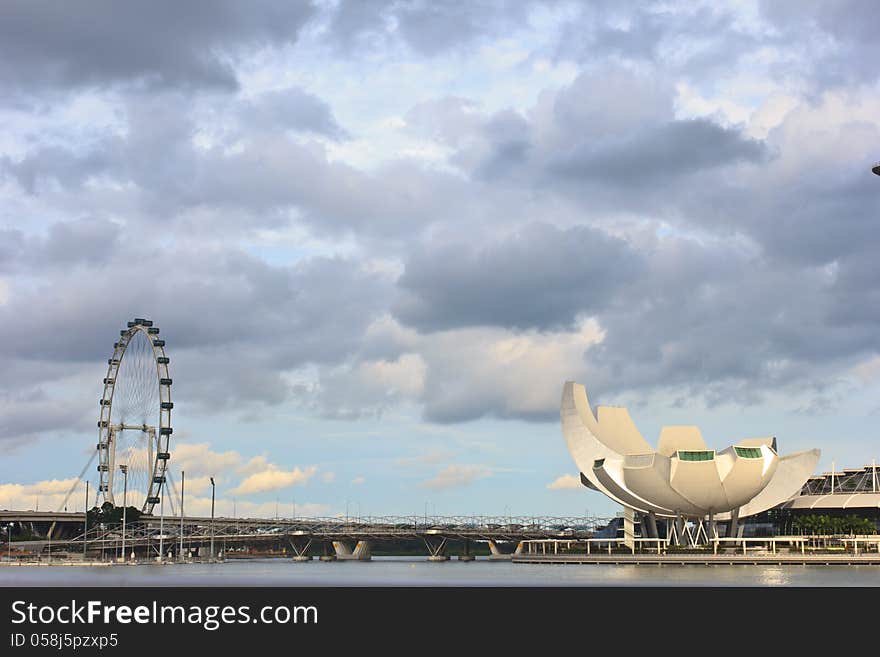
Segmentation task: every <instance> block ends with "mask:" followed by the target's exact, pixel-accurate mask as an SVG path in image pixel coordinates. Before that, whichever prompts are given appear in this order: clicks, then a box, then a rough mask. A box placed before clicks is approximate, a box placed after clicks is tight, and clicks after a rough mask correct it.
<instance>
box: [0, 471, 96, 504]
mask: <svg viewBox="0 0 880 657" xmlns="http://www.w3.org/2000/svg"><path fill="white" fill-rule="evenodd" d="M77 482H78V480H77V478H76V477H72V478H70V479H46V480H43V481H38V482H36V483H33V484H2V483H0V508H3V509H16V510H33V511H36V510H38V507H39V510H41V511H57V510H58V508H59V507H60V506H61V504H62V503H63V502H64V498H65V497H66V495H67V493H68V491H69V490H70V489H71V488H72V487H73V486H74V485H76V484H77ZM82 487H83V489H85V484H82ZM82 499H83V495H74V497H73V498H71V500H69V504H68V509H70V510H73V509H74V508H75V505H76V504H77V503H79V510H82Z"/></svg>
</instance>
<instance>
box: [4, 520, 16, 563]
mask: <svg viewBox="0 0 880 657" xmlns="http://www.w3.org/2000/svg"><path fill="white" fill-rule="evenodd" d="M14 526H15V523H14V522H10V523H9V524H8V525H6V535H7V540H8V541H9V547H8V548H7V550H8V554H7V556H6V558H7V559H8V561H9V563H12V528H13V527H14Z"/></svg>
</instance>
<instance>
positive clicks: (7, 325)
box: [0, 0, 880, 516]
mask: <svg viewBox="0 0 880 657" xmlns="http://www.w3.org/2000/svg"><path fill="white" fill-rule="evenodd" d="M878 21H880V5H877V3H873V2H867V1H866V0H865V1H858V0H852V1H847V2H836V3H818V2H784V1H778V0H775V1H767V2H763V1H760V0H756V1H755V2H748V3H740V2H720V3H718V2H699V3H684V2H672V3H669V2H662V3H661V2H656V3H655V2H640V3H634V4H627V5H619V4H616V3H605V2H597V3H579V2H557V1H554V0H547V1H544V2H503V1H501V0H499V1H498V2H488V3H478V4H471V3H461V2H431V3H421V2H416V1H412V2H409V1H406V2H396V1H395V2H392V1H391V0H375V1H370V2H364V1H361V2H352V1H348V0H341V1H340V2H324V1H320V2H315V3H313V4H309V3H286V2H277V1H275V0H260V2H257V3H247V4H242V3H237V2H231V1H226V0H223V1H221V2H217V3H213V4H212V6H211V9H210V11H208V10H207V9H205V8H202V7H199V6H190V5H182V6H181V5H180V4H179V3H170V2H154V3H150V5H149V7H146V6H138V5H132V4H123V3H111V4H109V5H107V6H104V5H99V4H97V3H90V2H84V3H76V4H72V3H65V4H58V3H49V2H44V1H42V0H37V1H34V2H28V3H13V4H5V5H2V6H0V89H2V90H3V93H2V94H0V121H2V122H3V125H4V127H5V129H4V130H3V132H2V134H0V208H2V210H0V371H2V372H3V374H4V376H3V377H2V380H0V453H2V455H3V458H2V460H0V508H4V507H7V506H8V507H16V508H31V507H32V506H33V505H34V504H36V503H37V500H39V506H40V508H41V509H53V505H54V504H57V503H59V502H60V501H61V500H62V499H63V496H64V493H65V492H66V491H67V490H68V489H69V488H70V486H71V485H72V484H73V483H74V481H73V480H74V479H75V478H76V475H77V473H78V472H79V471H80V469H81V468H82V466H83V465H84V464H85V463H86V461H87V459H88V458H89V456H90V451H91V450H94V447H95V443H96V438H97V431H96V421H97V420H98V405H97V401H98V399H99V397H100V396H101V391H102V383H101V381H102V378H103V377H104V376H105V372H106V367H107V365H106V361H107V359H108V358H110V356H111V353H112V345H113V342H114V340H116V339H117V338H118V336H119V330H120V329H122V328H125V326H126V322H127V321H130V320H131V319H132V318H134V317H148V318H150V319H152V320H154V321H155V322H156V323H157V325H159V326H161V328H162V335H163V337H164V338H165V339H166V340H167V353H168V356H169V357H170V372H171V376H172V377H173V379H174V402H175V408H174V415H173V427H174V434H173V438H172V441H171V453H172V457H171V461H170V464H171V466H170V467H171V468H172V472H173V475H174V476H175V477H176V478H177V479H178V480H179V472H180V470H181V469H184V470H186V473H187V474H186V476H187V498H188V503H187V508H188V510H190V509H191V510H192V512H194V513H204V512H206V511H208V510H209V509H210V497H211V488H210V482H209V478H210V477H212V476H213V477H214V478H215V480H216V482H217V490H216V493H217V510H218V513H222V514H230V513H231V512H232V510H233V505H234V506H235V511H236V513H237V514H238V515H243V514H252V515H265V516H272V515H273V514H274V513H275V507H276V504H277V505H278V508H279V509H281V510H285V511H284V512H285V513H287V511H286V510H289V511H290V512H292V509H293V505H294V504H296V508H297V511H298V513H301V514H308V515H334V514H344V513H345V512H346V508H348V509H349V510H350V511H351V510H352V509H359V513H360V514H362V515H381V514H422V513H424V512H425V509H428V511H429V512H432V513H433V512H436V513H437V514H468V513H475V514H487V515H505V514H507V513H510V514H525V515H559V516H575V515H587V514H591V515H600V516H605V515H611V514H613V513H615V512H616V511H618V510H619V509H618V508H617V507H616V506H615V505H614V504H613V503H611V502H610V501H609V500H607V499H606V498H605V497H604V496H602V495H601V494H599V493H596V492H592V491H588V490H587V489H585V488H584V487H583V486H581V485H580V483H579V481H578V479H577V477H578V472H577V471H576V468H574V467H573V464H572V462H571V458H570V457H569V455H568V452H567V450H566V446H565V441H564V439H563V437H562V433H561V430H560V423H559V402H560V396H561V393H562V386H563V382H564V381H566V380H577V381H582V382H584V383H586V384H587V386H588V387H589V390H590V394H591V400H592V401H593V403H595V404H605V405H621V406H627V407H628V408H629V410H630V413H631V414H632V416H633V419H634V421H635V422H636V423H637V424H638V426H639V427H640V428H641V429H642V430H643V433H644V435H645V438H646V439H647V440H648V442H650V443H652V444H656V442H657V436H658V433H659V430H660V427H661V426H663V425H674V424H697V425H699V426H700V427H701V429H702V432H703V436H704V437H705V439H706V443H707V445H708V447H710V448H723V447H725V446H727V445H731V444H734V443H735V442H736V441H738V440H740V439H742V438H748V437H756V436H776V437H777V439H778V442H779V448H780V450H781V451H782V452H785V453H792V452H797V451H800V450H804V449H811V448H813V447H817V448H820V449H821V450H822V456H821V460H820V463H819V466H818V470H819V471H825V470H830V468H831V464H832V463H835V464H836V467H837V468H848V467H852V468H856V467H861V466H863V465H865V464H868V463H870V462H871V460H872V459H874V458H876V459H880V449H878V447H877V445H878V431H877V418H878V414H880V402H878V392H880V330H878V329H880V289H878V286H877V281H878V280H880V263H878V259H877V257H876V254H877V251H878V246H880V180H878V179H877V177H876V176H874V175H872V173H871V172H872V167H874V165H875V164H876V163H877V160H878V158H880V155H878V152H877V148H878V144H880V124H878V119H877V117H878V116H880V83H878V71H877V67H876V65H875V64H874V63H875V62H876V61H877V55H878V49H880V46H878V45H877V39H876V34H875V31H876V30H874V29H873V26H875V25H876V24H877V23H878ZM87 474H88V476H89V477H90V479H89V480H90V482H91V483H90V485H91V486H94V485H95V484H96V482H97V476H96V475H97V473H96V472H95V470H94V468H93V469H92V470H91V471H89V472H88V473H87ZM82 485H83V486H84V484H82ZM71 505H72V506H71ZM77 505H79V508H81V506H82V494H80V493H77V494H75V495H74V497H73V498H72V499H71V502H70V503H69V506H71V508H76V507H77Z"/></svg>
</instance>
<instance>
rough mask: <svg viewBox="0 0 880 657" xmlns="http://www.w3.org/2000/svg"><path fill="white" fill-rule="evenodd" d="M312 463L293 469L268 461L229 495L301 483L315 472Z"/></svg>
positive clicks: (261, 491) (277, 488) (256, 492)
mask: <svg viewBox="0 0 880 657" xmlns="http://www.w3.org/2000/svg"><path fill="white" fill-rule="evenodd" d="M317 470H318V468H317V467H316V466H314V465H312V466H309V467H307V468H305V469H304V470H301V469H300V468H299V467H295V468H294V469H293V470H283V469H281V468H279V467H278V466H276V465H274V464H272V463H269V464H268V466H267V467H266V469H265V470H261V471H259V472H255V473H254V474H252V475H249V476H247V477H245V479H244V480H243V481H242V482H241V483H240V484H239V485H238V486H236V487H235V488H233V489H232V490H230V491H229V494H230V495H255V494H258V493H266V492H268V491H273V490H280V489H282V488H289V487H290V486H297V485H303V484H305V483H306V482H308V480H309V479H311V478H312V476H313V475H314V474H315V472H317Z"/></svg>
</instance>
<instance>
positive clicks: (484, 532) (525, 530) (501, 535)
mask: <svg viewBox="0 0 880 657" xmlns="http://www.w3.org/2000/svg"><path fill="white" fill-rule="evenodd" d="M608 521H609V519H608V518H599V517H537V516H503V517H494V516H378V517H376V516H369V517H349V518H345V517H332V518H229V517H215V518H213V519H212V518H210V517H186V516H185V517H184V518H183V519H182V520H181V518H180V517H179V516H165V517H160V516H141V517H140V519H139V520H138V521H137V522H129V523H127V524H126V526H125V531H124V533H123V529H122V527H121V526H119V525H114V526H104V525H98V526H95V527H89V528H88V531H87V532H85V534H84V533H83V528H84V525H85V517H84V514H82V513H59V512H46V511H0V525H2V526H4V527H7V531H9V530H10V529H12V530H15V529H16V528H17V531H18V533H19V538H20V539H21V538H24V537H25V536H27V537H33V538H31V539H30V540H16V541H13V542H11V543H10V544H9V545H8V546H7V548H8V549H10V553H9V554H10V555H11V547H12V546H13V545H14V546H15V547H16V550H17V551H24V552H27V553H29V554H30V555H31V557H33V556H35V555H44V554H46V555H51V554H52V553H53V552H54V553H55V554H56V556H60V553H63V554H64V555H65V556H67V557H68V558H70V557H73V556H74V555H76V556H79V555H85V554H91V555H93V556H94V557H96V558H97V555H102V556H101V558H105V559H106V558H107V555H108V554H110V555H111V558H114V557H113V556H112V555H114V554H120V555H121V554H126V555H128V556H129V557H130V553H131V552H134V553H135V558H141V559H144V558H152V557H154V556H160V555H162V557H163V558H167V557H170V558H176V559H180V558H181V555H182V556H183V558H184V559H203V558H205V557H206V556H207V558H209V559H211V558H214V555H215V554H217V552H216V551H215V550H214V549H213V548H218V549H219V550H222V551H223V553H224V554H225V555H226V556H236V555H237V554H238V553H241V554H242V555H243V554H244V551H245V550H253V549H255V548H256V549H262V550H264V551H265V550H268V551H271V552H275V553H282V552H286V553H288V554H291V555H292V556H293V558H294V559H297V560H306V559H310V558H312V557H313V556H315V554H314V553H315V552H320V553H321V554H319V555H318V556H321V558H327V559H333V558H337V559H357V560H368V559H369V558H370V556H371V553H372V546H374V545H376V544H381V545H383V546H385V549H386V550H388V549H390V550H391V551H393V550H394V548H395V546H397V547H398V548H399V547H401V546H403V545H406V544H412V543H413V542H415V543H416V544H417V545H421V544H423V545H424V547H425V549H426V550H427V553H428V555H429V558H430V559H432V560H438V561H439V560H445V559H447V558H448V554H447V552H449V551H450V549H451V548H452V547H453V546H454V547H455V548H456V549H457V550H458V551H459V552H460V554H459V558H464V559H467V558H472V554H471V549H472V544H473V543H485V544H487V545H488V547H489V549H490V552H491V553H492V555H493V556H496V557H502V556H504V555H505V549H504V548H503V547H502V546H505V547H506V548H508V549H507V550H506V552H507V553H508V554H509V553H510V552H512V551H515V550H516V549H518V548H519V547H520V546H521V545H522V541H528V540H539V539H569V540H578V539H585V538H589V537H591V536H592V535H593V533H594V531H595V530H596V529H598V528H600V527H603V526H604V525H606V524H607V523H608ZM510 544H514V546H513V548H512V549H511V548H510ZM212 546H213V548H212V549H211V551H210V552H207V553H206V549H208V548H209V547H212Z"/></svg>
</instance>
